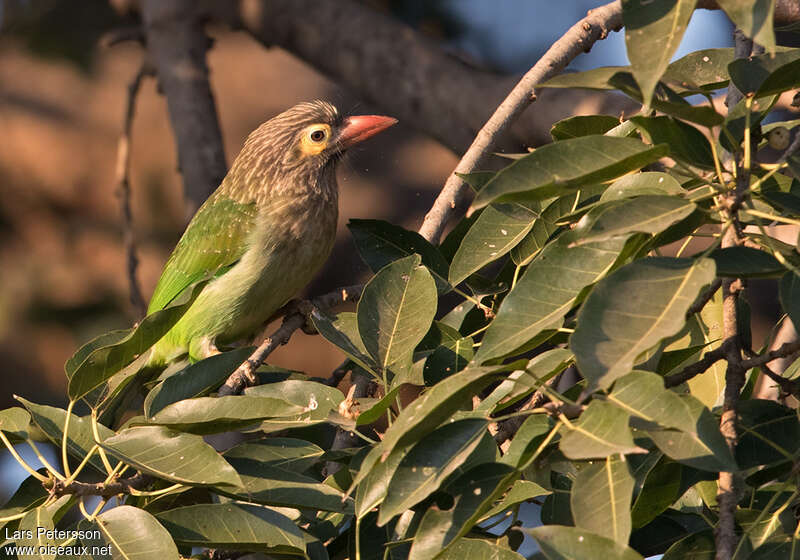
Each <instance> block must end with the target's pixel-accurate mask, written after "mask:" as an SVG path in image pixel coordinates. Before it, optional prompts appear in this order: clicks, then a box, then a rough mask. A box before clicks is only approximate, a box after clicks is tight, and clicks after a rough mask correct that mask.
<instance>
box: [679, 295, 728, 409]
mask: <svg viewBox="0 0 800 560" xmlns="http://www.w3.org/2000/svg"><path fill="white" fill-rule="evenodd" d="M692 321H693V325H692V326H696V328H697V329H698V330H699V332H700V334H701V335H702V343H703V344H705V351H706V352H710V351H712V350H715V349H716V348H719V346H720V344H722V340H723V339H724V333H723V329H722V327H723V317H722V290H717V293H715V294H714V297H713V298H712V299H711V301H710V302H708V303H707V304H706V306H705V307H704V308H703V310H702V311H700V313H699V315H695V316H694V317H693V319H692V320H690V322H692ZM726 369H727V364H726V363H725V361H723V360H720V361H719V362H717V363H715V364H714V365H712V366H711V367H710V368H708V370H707V371H706V372H705V373H704V374H703V375H698V376H696V377H694V378H692V379H690V380H689V381H688V383H687V384H688V385H689V392H690V393H691V394H692V396H694V397H695V398H697V399H699V400H700V402H702V403H703V404H704V405H705V406H707V407H708V408H714V407H715V406H717V405H721V404H722V395H723V392H724V390H725V370H726Z"/></svg>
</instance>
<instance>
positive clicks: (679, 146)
mask: <svg viewBox="0 0 800 560" xmlns="http://www.w3.org/2000/svg"><path fill="white" fill-rule="evenodd" d="M631 121H632V122H633V123H634V124H635V125H636V127H637V128H638V129H639V130H641V131H642V133H643V134H644V135H645V136H646V137H647V138H648V139H649V140H650V142H652V143H653V144H661V143H663V144H668V145H669V147H670V157H672V158H675V159H677V160H679V161H681V162H683V163H686V164H688V165H693V166H695V167H700V168H702V169H714V155H713V153H712V151H711V144H709V142H708V139H707V138H706V137H705V135H704V134H703V133H702V132H700V131H699V130H697V129H696V128H695V127H693V126H692V125H690V124H686V123H685V122H682V121H679V120H676V119H673V118H672V117H632V118H631Z"/></svg>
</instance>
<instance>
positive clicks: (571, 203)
mask: <svg viewBox="0 0 800 560" xmlns="http://www.w3.org/2000/svg"><path fill="white" fill-rule="evenodd" d="M603 189H605V186H603V185H599V186H596V187H588V188H585V189H581V190H579V191H578V192H576V193H571V194H568V195H565V196H561V197H559V198H557V199H556V200H554V201H553V202H551V203H550V204H548V205H547V207H546V208H545V209H544V210H542V213H541V215H540V216H539V217H538V218H537V219H536V220H535V221H534V222H533V227H532V228H531V230H530V231H529V232H528V234H527V235H526V236H525V237H524V238H523V239H522V241H520V242H519V243H517V245H515V246H514V248H513V249H511V259H512V260H513V261H514V264H517V265H519V266H524V265H527V264H528V263H529V262H530V261H531V259H533V257H534V256H536V254H537V253H539V251H541V250H542V249H543V248H544V246H545V245H546V244H547V242H548V241H549V240H550V237H551V236H552V235H553V234H555V233H556V232H557V231H558V230H559V228H560V226H559V225H558V222H559V221H561V219H562V218H564V217H565V216H567V215H569V214H571V213H573V212H574V211H575V210H576V209H577V208H578V207H579V206H580V205H581V204H583V203H586V202H588V201H590V200H592V199H594V198H596V197H597V194H598V193H599V192H602V190H603Z"/></svg>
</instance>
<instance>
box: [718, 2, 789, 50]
mask: <svg viewBox="0 0 800 560" xmlns="http://www.w3.org/2000/svg"><path fill="white" fill-rule="evenodd" d="M717 3H718V4H719V7H720V8H722V9H723V10H725V13H726V14H728V17H729V18H731V21H732V22H733V23H734V24H735V25H736V27H738V28H739V29H740V30H741V31H742V33H744V34H745V36H746V37H749V38H750V39H753V40H754V41H755V42H756V43H758V44H759V45H761V46H762V47H765V48H767V49H769V50H770V51H771V52H772V51H774V50H775V32H774V31H773V12H774V11H775V0H721V1H719V2H717Z"/></svg>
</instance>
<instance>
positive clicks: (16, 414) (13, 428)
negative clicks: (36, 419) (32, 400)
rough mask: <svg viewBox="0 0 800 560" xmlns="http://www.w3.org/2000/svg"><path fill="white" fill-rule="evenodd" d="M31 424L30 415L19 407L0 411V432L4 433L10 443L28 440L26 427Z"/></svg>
mask: <svg viewBox="0 0 800 560" xmlns="http://www.w3.org/2000/svg"><path fill="white" fill-rule="evenodd" d="M30 423H31V415H30V414H28V412H27V411H26V410H25V409H24V408H22V407H19V406H15V407H13V408H7V409H5V410H0V431H2V432H5V434H6V435H7V436H9V439H10V440H11V441H12V443H13V442H14V441H15V440H25V439H27V438H28V425H29V424H30Z"/></svg>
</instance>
